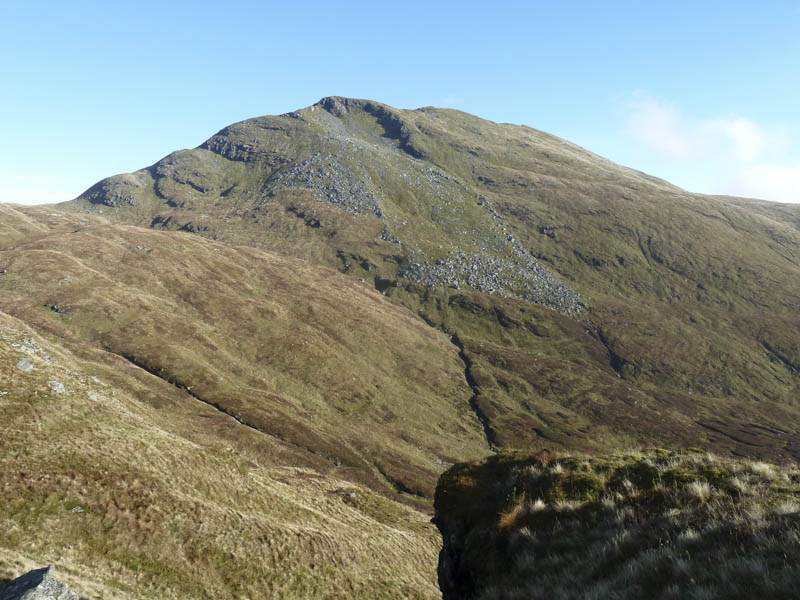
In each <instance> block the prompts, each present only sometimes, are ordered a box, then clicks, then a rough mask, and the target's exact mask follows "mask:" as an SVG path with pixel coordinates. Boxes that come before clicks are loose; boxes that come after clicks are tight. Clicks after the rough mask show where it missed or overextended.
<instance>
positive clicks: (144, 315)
mask: <svg viewBox="0 0 800 600" xmlns="http://www.w3.org/2000/svg"><path fill="white" fill-rule="evenodd" d="M2 209H3V211H4V221H3V222H4V225H6V226H7V227H10V228H11V229H12V230H13V231H20V230H21V229H24V230H25V234H24V235H9V236H6V237H4V238H3V239H2V240H0V267H2V269H0V270H5V273H4V274H2V275H0V321H2V322H1V323H0V334H2V335H0V382H1V383H0V418H2V420H3V422H4V424H5V425H4V430H3V436H2V439H0V463H1V466H0V471H2V472H3V473H4V475H3V478H2V482H0V488H1V489H0V498H2V500H0V530H2V531H3V532H4V534H3V536H2V540H1V541H0V566H1V568H2V572H0V576H7V577H11V576H15V575H18V574H19V573H20V571H21V570H23V569H25V568H28V567H29V566H30V565H31V564H32V563H34V562H35V563H37V564H41V563H47V562H55V563H57V564H58V565H59V566H60V567H61V571H62V572H66V573H67V580H68V581H71V583H75V585H76V589H78V590H83V591H84V592H85V593H87V594H89V595H90V596H93V597H108V596H114V597H123V596H125V595H126V594H127V595H130V596H131V597H154V598H155V597H158V598H168V597H174V598H180V597H197V598H200V597H209V598H210V597H214V598H227V597H239V596H241V595H245V596H259V595H268V596H275V597H277V596H280V597H320V598H322V597H343V596H347V597H365V598H375V597H403V598H405V597H420V598H422V597H435V596H436V586H435V573H434V567H433V565H434V561H435V554H436V552H437V550H438V540H437V536H436V535H435V529H434V528H433V527H432V526H431V525H430V523H429V522H428V519H429V514H426V513H427V510H428V508H429V504H428V503H427V501H425V500H423V499H421V498H419V497H417V496H414V495H410V494H407V493H404V494H400V493H398V491H397V488H402V489H404V490H407V491H409V492H413V493H416V494H424V495H426V496H428V497H430V495H431V494H432V490H433V485H434V483H435V480H436V478H437V476H438V474H439V473H440V472H441V470H442V469H443V468H444V466H446V465H447V464H448V462H450V461H452V460H455V459H456V458H458V457H461V456H463V455H468V456H477V455H481V454H483V453H485V452H486V442H485V439H484V437H483V432H482V431H481V427H480V424H479V422H478V421H477V419H476V418H475V416H474V414H473V413H472V411H471V409H470V407H469V395H470V392H469V388H468V387H467V385H466V383H465V381H464V372H463V369H464V366H463V363H462V362H461V361H460V359H459V358H458V354H457V349H456V348H455V347H454V346H453V345H452V344H451V343H450V342H449V341H448V340H447V338H446V336H444V335H443V334H441V333H438V332H436V331H435V330H433V329H431V328H429V327H428V326H427V325H425V324H424V323H422V322H421V321H419V320H418V319H416V318H413V317H412V316H411V315H410V314H409V313H408V312H407V311H406V310H405V309H403V308H402V307H400V306H399V305H397V304H396V303H395V302H393V301H391V300H390V299H387V298H385V297H383V296H382V295H381V294H379V293H377V292H376V291H375V290H374V289H373V288H372V287H369V286H366V285H363V284H361V283H359V282H357V281H354V280H352V279H349V278H346V277H344V276H342V275H340V274H338V273H336V272H335V271H332V270H329V269H325V268H320V267H315V266H313V265H310V264H308V263H305V262H303V261H300V260H297V259H292V258H286V257H280V256H276V255H274V254H269V253H264V252H261V251H257V250H254V249H252V248H231V247H228V246H224V245H222V244H219V243H215V242H211V241H208V240H205V239H203V238H201V237H198V236H191V235H186V234H174V233H163V232H156V231H152V230H143V229H137V228H133V227H128V226H121V225H113V224H110V223H108V222H106V221H104V220H103V219H101V218H98V217H95V216H82V215H74V214H68V213H60V214H59V213H55V212H53V211H51V210H48V209H39V208H25V209H19V210H18V209H14V208H10V207H2ZM300 348H302V350H300ZM25 358H27V359H28V360H30V361H32V363H33V365H34V366H35V369H34V370H33V371H23V370H20V369H19V368H17V365H18V363H19V361H20V360H21V359H25ZM142 367H144V368H142ZM95 377H96V378H97V379H94V378H95ZM51 381H54V382H55V381H57V382H60V383H61V384H63V385H64V387H65V391H63V392H57V391H54V390H53V389H51V387H50V383H49V382H51ZM56 387H58V386H56ZM234 417H235V418H234ZM411 432H413V436H412V435H411ZM397 500H401V501H402V503H399V502H398V501H397ZM409 504H411V505H414V504H419V505H420V506H421V507H422V509H423V511H422V512H420V511H418V510H417V509H414V508H412V507H409V506H407V505H409ZM77 506H80V507H81V508H82V509H83V512H72V509H73V508H75V507H77Z"/></svg>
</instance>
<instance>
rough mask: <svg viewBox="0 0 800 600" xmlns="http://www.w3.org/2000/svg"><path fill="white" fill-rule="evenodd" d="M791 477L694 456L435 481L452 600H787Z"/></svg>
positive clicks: (500, 470) (499, 464) (791, 568)
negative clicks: (715, 599)
mask: <svg viewBox="0 0 800 600" xmlns="http://www.w3.org/2000/svg"><path fill="white" fill-rule="evenodd" d="M799 500H800V471H798V469H797V466H796V465H794V466H791V467H788V468H780V467H775V466H772V465H769V464H767V463H753V462H748V461H742V460H725V459H721V458H717V457H714V456H711V455H707V454H705V453H703V452H701V451H697V452H690V453H684V454H681V453H675V452H670V451H666V450H651V451H647V452H644V453H632V454H613V455H599V456H594V457H581V456H563V457H556V456H555V455H547V454H542V455H539V456H535V457H534V456H531V455H522V454H518V455H501V456H494V457H491V458H489V459H486V460H483V461H479V462H475V463H471V464H461V465H456V466H455V467H453V468H452V469H450V470H449V471H447V472H446V473H445V474H444V475H443V476H442V479H441V480H440V484H439V486H438V488H437V493H436V522H437V524H438V526H439V528H440V529H441V530H442V535H443V537H444V539H445V547H444V550H443V552H442V555H441V559H440V567H439V568H440V583H441V585H442V589H443V592H444V598H445V600H449V599H451V598H459V599H465V600H466V599H470V598H476V599H477V598H481V599H487V600H488V599H489V598H491V599H505V600H514V599H517V598H520V599H521V598H557V599H564V600H566V599H568V598H576V599H577V598H591V599H594V598H598V599H599V598H619V599H621V600H624V599H629V598H630V599H634V598H659V599H667V598H697V599H700V598H741V599H745V598H755V597H762V596H763V597H768V598H787V599H788V598H793V597H796V593H797V592H796V589H795V586H796V582H797V566H796V565H797V559H798V558H799V557H800V543H798V540H800V537H798V536H799V535H800V512H799V511H800V503H798V501H799Z"/></svg>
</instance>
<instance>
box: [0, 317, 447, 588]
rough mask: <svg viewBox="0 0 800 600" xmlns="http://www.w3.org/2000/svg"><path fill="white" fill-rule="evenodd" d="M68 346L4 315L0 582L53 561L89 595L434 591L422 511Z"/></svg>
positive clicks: (430, 535)
mask: <svg viewBox="0 0 800 600" xmlns="http://www.w3.org/2000/svg"><path fill="white" fill-rule="evenodd" d="M66 346H67V345H62V344H60V343H57V342H55V341H53V340H51V339H47V338H46V337H41V336H39V335H37V334H35V333H33V332H31V331H30V329H29V328H28V327H27V326H26V325H25V324H24V323H22V322H20V321H19V320H16V319H14V318H13V317H10V316H8V315H7V314H5V313H0V373H2V378H0V381H2V383H0V392H2V395H0V419H1V420H2V422H3V436H2V438H0V472H1V473H2V479H0V531H2V532H3V535H2V536H0V577H9V578H10V577H12V576H16V575H19V574H20V571H22V570H24V569H26V568H29V567H30V566H31V565H41V564H45V563H55V564H57V565H58V566H59V568H60V571H61V572H62V573H64V574H65V579H66V580H67V581H68V582H70V584H71V585H73V587H74V589H76V590H77V591H80V592H81V593H85V594H87V595H89V596H90V597H136V598H188V597H192V598H236V597H259V596H261V597H287V598H289V597H302V598H337V597H363V598H375V597H416V598H433V597H436V596H437V589H436V584H435V573H434V565H435V560H436V553H437V551H438V539H437V535H436V533H435V530H434V529H433V528H432V526H431V525H430V523H429V522H428V521H429V516H428V515H426V514H424V513H420V512H417V511H415V510H413V509H411V508H408V507H405V506H403V505H401V504H398V503H396V502H394V501H391V500H389V499H387V498H385V497H382V496H380V495H378V494H376V493H375V492H373V491H371V490H369V489H367V488H364V487H362V486H358V485H353V484H350V483H347V482H344V481H341V480H338V479H336V478H334V477H330V476H325V475H321V474H320V473H318V472H316V471H313V470H311V469H308V468H300V467H282V466H278V465H277V464H275V463H280V458H281V455H282V454H283V455H285V454H286V453H287V451H286V450H285V449H283V448H281V446H282V444H281V443H280V442H278V441H274V440H272V439H270V438H269V437H268V436H265V435H263V434H261V433H258V432H256V431H253V430H250V429H248V428H244V427H242V426H241V425H239V424H238V423H236V422H235V421H233V420H232V419H230V418H229V417H226V416H224V415H221V414H220V413H219V412H218V411H216V410H215V409H213V408H211V407H209V406H207V405H205V404H203V403H201V402H198V401H196V400H193V399H191V398H190V397H187V398H185V399H184V401H183V402H182V403H175V404H174V405H172V406H171V407H170V410H169V411H165V410H159V409H157V408H154V407H153V406H152V404H151V403H149V402H147V401H143V400H142V399H141V398H140V397H139V394H138V393H137V392H138V391H139V390H140V386H141V385H142V382H141V381H140V380H139V379H138V374H135V373H130V372H129V371H132V370H133V368H132V367H130V366H129V365H126V364H125V363H124V362H123V361H121V360H119V359H115V358H114V357H113V356H106V358H105V360H104V359H103V356H102V354H101V353H98V352H93V353H90V354H91V356H90V357H84V358H79V357H78V356H76V355H75V354H74V353H73V352H71V351H70V350H69V349H68V348H67V347H66ZM79 352H80V350H79ZM22 359H27V360H29V361H30V362H31V364H32V365H33V367H34V369H33V370H31V371H22V370H20V369H18V368H17V367H16V365H17V364H18V363H19V361H20V360H22ZM112 371H114V372H115V374H116V377H113V376H112V375H111V372H112ZM148 377H149V376H148ZM150 379H153V378H152V377H150ZM155 381H157V380H155ZM56 382H57V383H59V384H61V385H63V386H64V391H63V392H56V391H54V389H53V388H56V389H60V386H58V385H57V383H56ZM126 384H127V385H126ZM165 387H166V386H165ZM157 393H163V395H164V397H165V398H166V397H168V396H169V394H170V390H165V391H157ZM270 458H271V459H272V460H270Z"/></svg>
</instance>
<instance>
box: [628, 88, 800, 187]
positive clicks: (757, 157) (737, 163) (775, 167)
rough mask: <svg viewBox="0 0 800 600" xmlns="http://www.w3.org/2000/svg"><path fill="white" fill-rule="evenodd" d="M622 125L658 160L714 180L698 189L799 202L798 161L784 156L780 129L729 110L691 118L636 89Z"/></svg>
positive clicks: (799, 180) (786, 142)
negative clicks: (706, 188) (654, 154)
mask: <svg viewBox="0 0 800 600" xmlns="http://www.w3.org/2000/svg"><path fill="white" fill-rule="evenodd" d="M627 126H628V133H629V134H630V135H631V136H632V137H633V138H634V139H635V140H636V141H637V142H639V143H640V144H641V145H642V146H644V147H646V148H648V149H650V150H652V151H654V152H656V153H657V154H658V155H659V156H660V157H661V158H662V159H665V160H667V161H670V162H672V163H682V164H683V165H685V166H686V167H694V168H696V169H698V170H699V169H703V170H704V176H705V177H706V178H708V176H709V175H710V176H711V178H712V179H713V181H714V182H715V183H712V185H713V187H714V188H715V189H713V190H704V191H707V192H709V193H723V194H734V195H741V196H749V197H755V198H763V199H767V200H774V201H777V202H800V164H791V161H789V162H787V161H786V160H785V159H786V157H787V156H788V154H787V149H788V146H789V143H788V140H787V137H786V135H785V134H784V133H783V132H782V131H771V130H766V129H765V128H763V127H761V126H760V125H758V124H757V123H756V122H754V121H752V120H750V119H747V118H745V117H742V116H740V115H735V114H730V115H722V116H715V117H713V118H708V119H695V120H692V119H690V118H688V117H686V116H684V115H682V114H681V113H680V111H679V110H678V109H677V108H675V107H674V106H673V105H672V104H670V103H668V102H666V101H663V100H657V99H654V98H651V97H648V96H647V94H646V93H645V92H641V91H638V92H636V93H634V101H633V102H632V103H631V104H629V106H628V122H627Z"/></svg>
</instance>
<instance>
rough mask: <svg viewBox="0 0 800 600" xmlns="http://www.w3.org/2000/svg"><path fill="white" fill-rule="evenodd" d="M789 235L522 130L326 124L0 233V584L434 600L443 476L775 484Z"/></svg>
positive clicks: (231, 143) (738, 207) (792, 265)
mask: <svg viewBox="0 0 800 600" xmlns="http://www.w3.org/2000/svg"><path fill="white" fill-rule="evenodd" d="M112 150H113V149H110V151H112ZM799 223H800V207H795V206H791V205H774V204H770V203H765V202H761V201H757V200H749V199H736V198H727V197H709V196H700V195H694V194H690V193H688V192H685V191H683V190H681V189H679V188H676V187H675V186H672V185H670V184H668V183H667V182H664V181H662V180H659V179H656V178H654V177H651V176H648V175H645V174H643V173H639V172H637V171H634V170H631V169H626V168H624V167H621V166H619V165H615V164H614V163H611V162H609V161H607V160H605V159H603V158H601V157H599V156H596V155H594V154H592V153H590V152H588V151H586V150H583V149H581V148H579V147H577V146H575V145H573V144H570V143H569V142H566V141H564V140H561V139H559V138H556V137H554V136H551V135H548V134H546V133H542V132H539V131H536V130H533V129H530V128H527V127H520V126H516V125H506V124H496V123H491V122H489V121H485V120H482V119H479V118H477V117H473V116H471V115H467V114H465V113H461V112H458V111H452V110H444V109H438V108H424V109H419V110H413V111H409V110H397V109H394V108H391V107H389V106H385V105H382V104H379V103H377V102H371V101H367V100H354V99H346V98H325V99H323V100H322V101H320V102H319V103H317V104H315V105H313V106H311V107H308V108H306V109H302V110H298V111H296V112H293V113H289V114H286V115H281V116H276V117H261V118H257V119H251V120H248V121H244V122H242V123H237V124H234V125H231V126H230V127H227V128H225V129H223V130H222V131H221V132H219V133H218V134H216V135H214V136H212V137H211V138H210V139H209V140H208V141H207V142H205V143H204V144H202V145H201V146H200V147H199V148H196V149H194V150H182V151H178V152H175V153H173V154H171V155H169V156H168V157H166V158H164V159H162V160H160V161H159V162H157V163H156V164H154V165H153V166H151V167H148V168H146V169H142V170H140V171H137V172H135V173H131V174H126V175H117V176H114V177H111V178H109V179H105V180H103V181H101V182H99V183H97V184H95V185H94V186H92V187H91V188H89V189H88V190H87V191H86V192H85V193H84V194H82V195H81V196H80V197H79V198H77V199H75V200H73V201H70V202H66V203H63V204H60V205H57V206H49V207H17V206H11V205H0V334H1V335H0V417H1V418H2V419H3V422H4V424H5V429H4V434H3V436H2V438H0V472H2V473H3V474H4V476H3V478H2V479H0V486H2V487H1V488H0V489H2V495H1V496H0V498H2V501H0V530H2V531H3V532H4V535H3V536H0V582H1V580H2V579H3V578H5V579H9V580H10V579H13V578H15V577H17V576H19V575H20V574H21V573H23V572H26V571H30V570H32V569H34V568H36V567H41V566H43V565H47V564H57V566H58V567H59V573H60V575H59V576H60V577H62V576H63V578H64V581H65V582H66V583H68V584H69V586H70V589H74V590H75V591H76V593H79V594H81V595H83V596H86V597H90V598H91V597H136V598H185V597H192V598H233V597H242V596H245V597H248V596H259V595H260V596H264V595H266V596H273V597H302V598H323V597H354V598H359V597H362V598H375V597H393V598H434V597H438V596H439V594H438V590H437V575H436V554H437V552H438V551H439V549H440V546H441V544H440V542H439V539H440V538H439V534H438V533H437V531H436V527H435V526H434V525H433V524H432V523H431V522H430V517H431V514H432V512H433V509H434V506H433V502H434V497H437V494H438V493H439V492H438V491H437V482H440V483H439V488H438V489H439V490H441V489H442V485H444V486H445V487H446V486H447V485H448V482H449V481H450V479H448V477H449V476H448V475H444V476H443V477H442V479H441V481H440V476H441V475H442V473H445V472H447V473H452V472H453V471H448V469H451V468H452V469H454V470H455V472H459V471H458V470H459V469H463V468H465V467H462V466H455V467H454V466H453V465H454V463H462V462H463V461H468V460H473V459H479V458H481V457H485V456H486V455H489V454H495V453H496V454H497V456H498V458H497V459H493V460H499V461H501V462H502V461H505V460H507V459H506V458H504V457H508V456H515V454H513V452H514V451H520V452H524V453H528V454H532V453H535V452H537V451H539V450H542V449H543V448H549V449H550V450H551V451H555V452H560V453H571V454H568V455H570V456H572V455H575V456H584V454H585V455H587V456H593V457H599V456H613V455H614V453H618V452H619V451H620V449H624V448H632V447H641V446H653V445H657V446H662V447H667V448H671V449H678V448H686V447H696V448H701V449H704V450H706V451H708V450H711V451H714V452H716V453H717V454H719V455H720V456H725V457H727V456H730V455H743V456H746V457H749V458H750V459H753V460H770V461H774V462H777V463H781V464H785V463H789V462H791V460H793V459H796V458H797V457H798V455H800V425H798V423H800V420H798V412H799V411H800V408H798V406H797V398H798V391H800V345H798V339H800V311H798V307H799V306H800V230H799V228H798V224H799ZM509 452H511V453H512V454H509ZM574 453H578V454H574ZM576 460H577V459H576ZM581 460H583V459H581ZM587 460H589V459H587ZM593 460H594V459H593ZM597 460H601V459H600V458H598V459H597ZM606 460H612V459H606ZM614 460H615V459H614ZM726 460H727V459H726ZM473 464H475V463H473ZM565 464H566V466H570V464H571V463H569V464H568V463H565ZM470 468H471V467H470ZM570 468H571V467H570ZM787 468H788V467H787ZM481 481H482V482H483V483H485V484H486V485H487V486H489V488H490V489H495V488H497V489H499V488H498V486H499V487H502V485H501V484H503V482H504V481H505V480H501V481H500V482H499V483H492V481H491V479H490V478H483V479H481ZM469 493H472V492H469ZM476 493H477V492H476ZM480 493H482V492H480ZM492 506H494V505H492ZM498 506H499V505H498ZM505 509H506V507H504V508H503V510H505ZM492 510H494V509H492ZM437 523H439V525H440V526H441V523H442V522H440V521H439V517H437Z"/></svg>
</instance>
